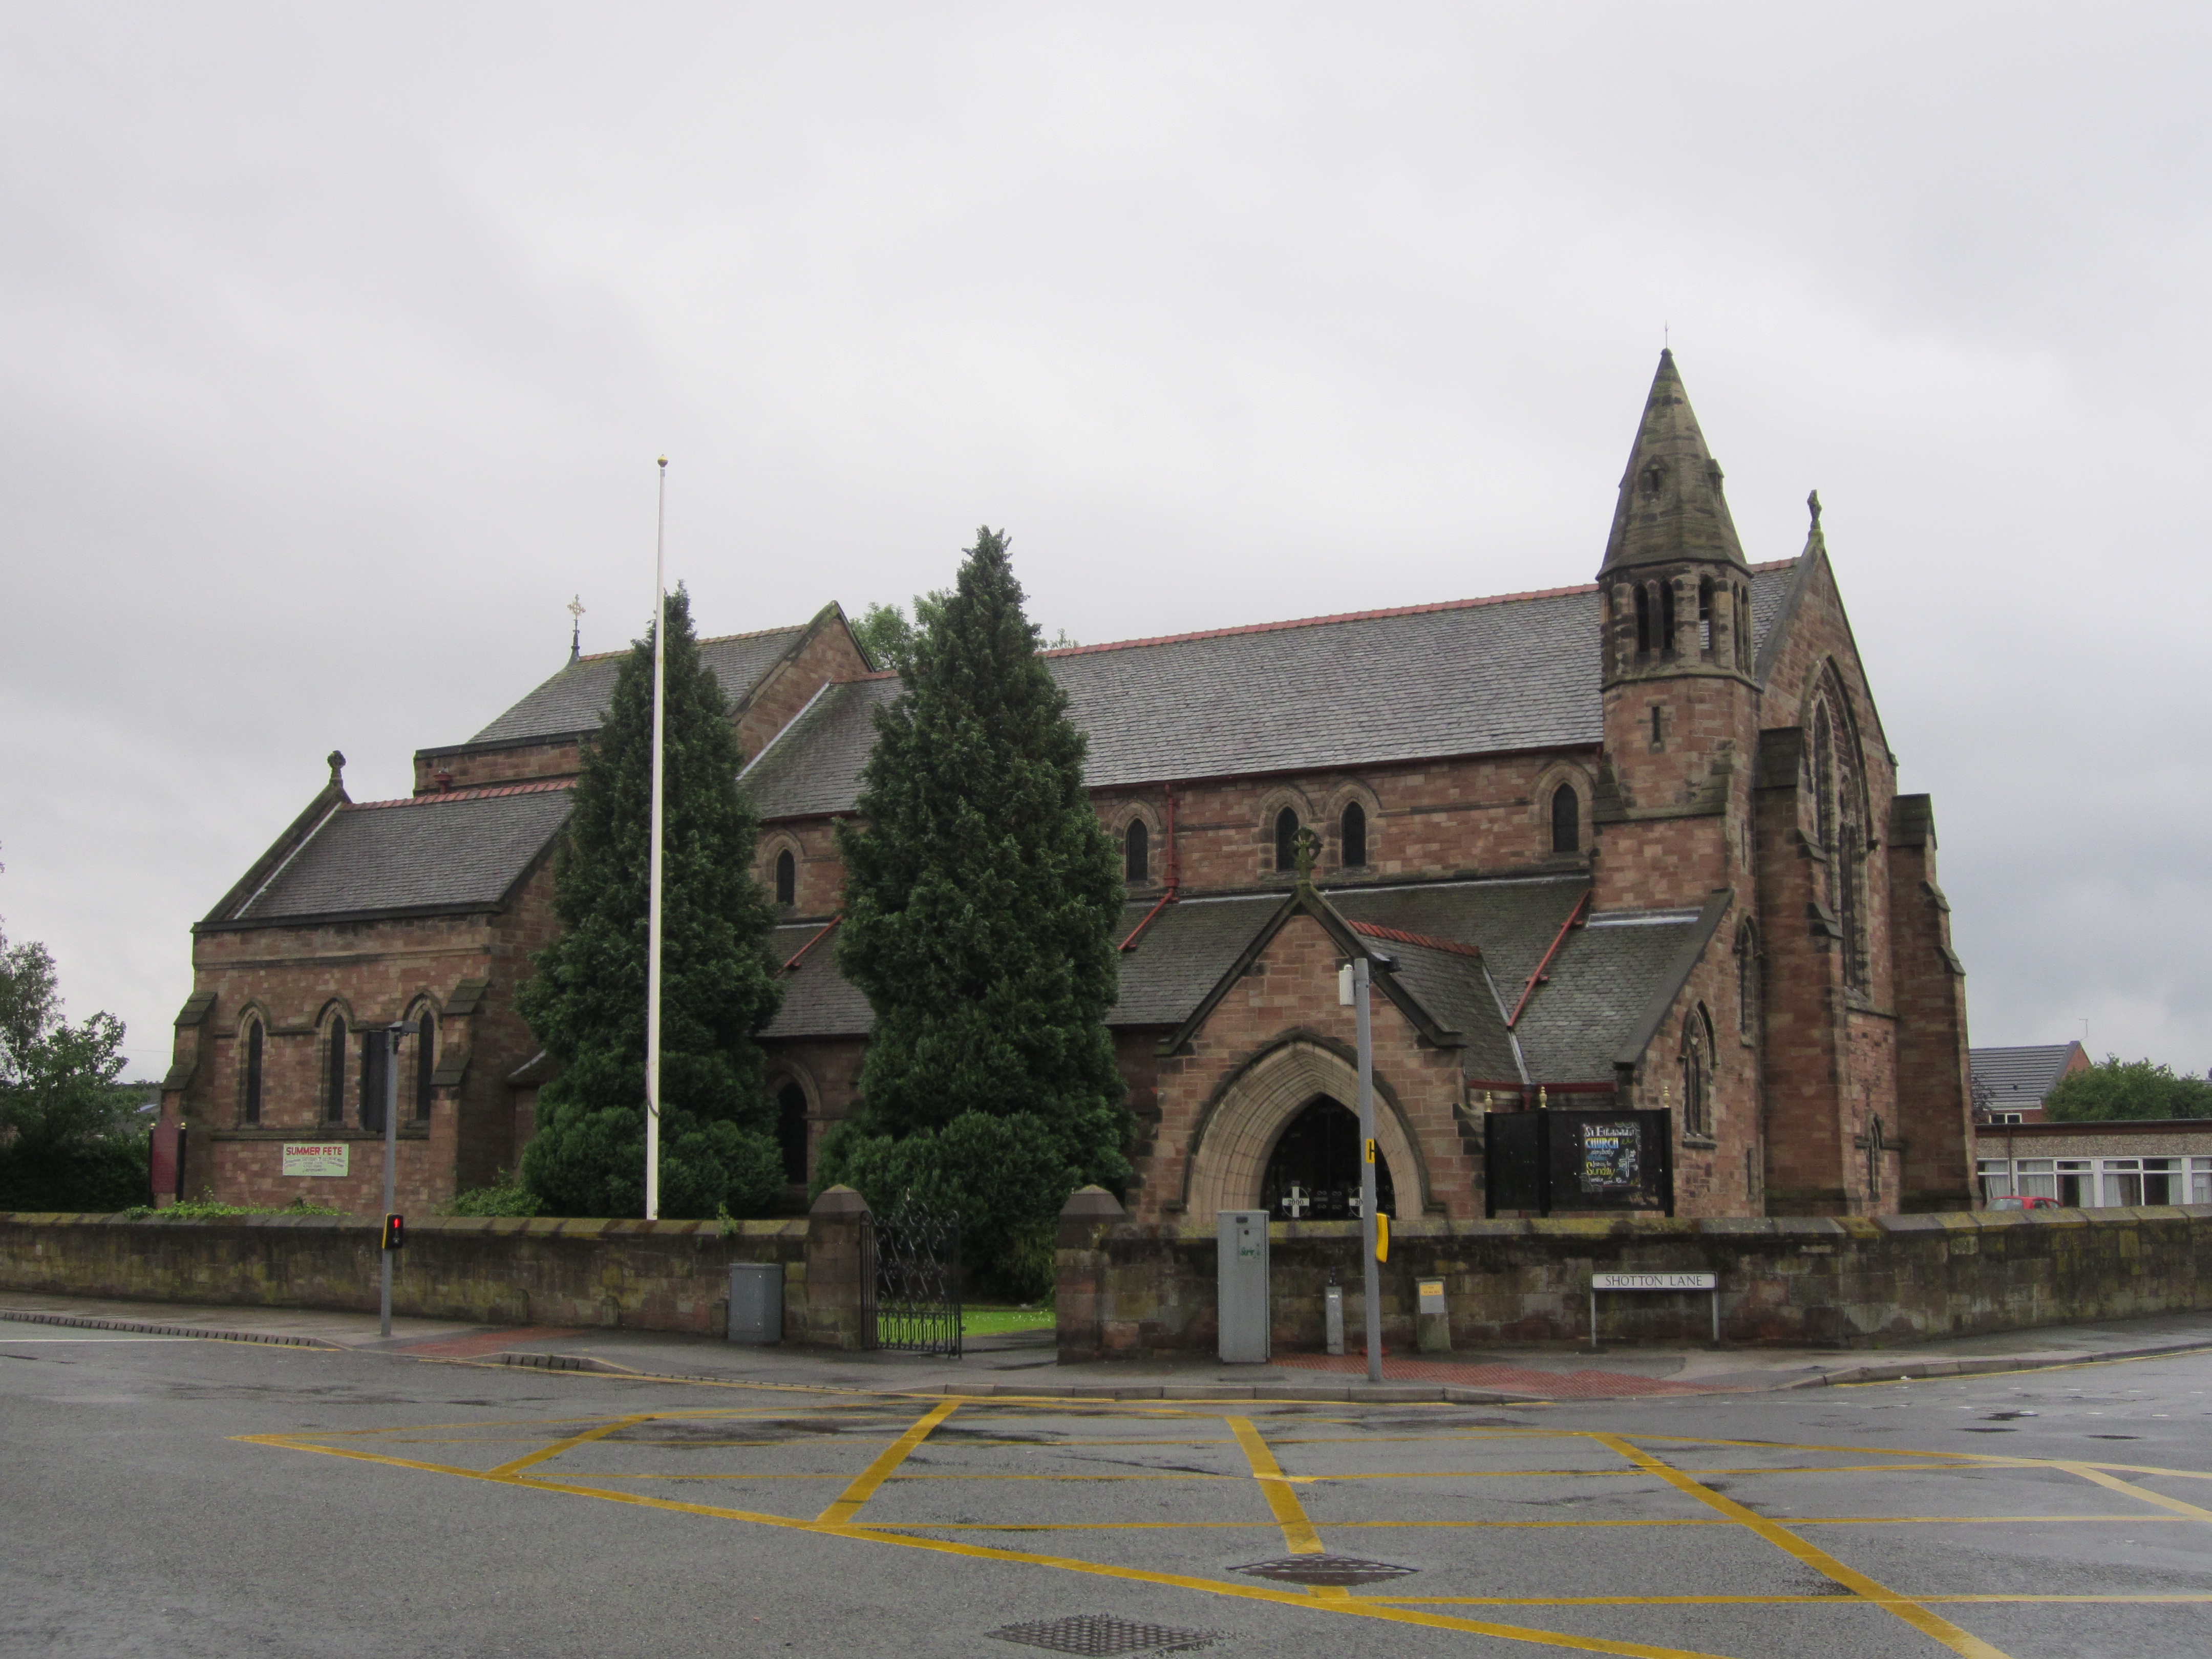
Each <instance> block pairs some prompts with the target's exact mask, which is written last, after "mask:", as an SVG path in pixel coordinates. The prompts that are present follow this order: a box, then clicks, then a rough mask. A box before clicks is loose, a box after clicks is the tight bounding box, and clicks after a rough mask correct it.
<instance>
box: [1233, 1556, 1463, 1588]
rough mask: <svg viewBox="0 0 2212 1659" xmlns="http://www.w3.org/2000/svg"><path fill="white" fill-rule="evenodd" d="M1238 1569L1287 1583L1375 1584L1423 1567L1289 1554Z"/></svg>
mask: <svg viewBox="0 0 2212 1659" xmlns="http://www.w3.org/2000/svg"><path fill="white" fill-rule="evenodd" d="M1237 1571H1239V1572H1249V1573H1250V1574H1251V1575H1252V1576H1253V1577H1255V1578H1279V1579H1281V1580H1282V1581H1283V1582H1284V1583H1286V1584H1375V1583H1381V1582H1382V1581H1383V1579H1385V1578H1403V1577H1405V1576H1406V1575H1407V1573H1409V1572H1419V1571H1420V1569H1419V1567H1401V1566H1396V1565H1393V1564H1392V1563H1390V1562H1389V1561H1363V1560H1361V1559H1359V1558H1358V1556H1356V1555H1285V1556H1283V1557H1281V1558H1279V1559H1276V1560H1273V1561H1255V1562H1254V1563H1253V1564H1252V1565H1250V1566H1249V1567H1239V1568H1237Z"/></svg>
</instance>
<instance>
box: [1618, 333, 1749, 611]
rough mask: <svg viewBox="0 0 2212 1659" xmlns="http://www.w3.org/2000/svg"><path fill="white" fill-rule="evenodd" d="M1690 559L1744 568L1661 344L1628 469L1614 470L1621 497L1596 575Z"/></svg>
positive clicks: (1715, 467) (1723, 500)
mask: <svg viewBox="0 0 2212 1659" xmlns="http://www.w3.org/2000/svg"><path fill="white" fill-rule="evenodd" d="M1690 560H1695V561H1699V562H1727V563H1729V564H1732V565H1734V566H1735V567H1736V568H1738V569H1739V570H1744V569H1748V568H1749V567H1748V566H1747V565H1746V564H1745V562H1744V557H1743V546H1742V544H1741V543H1740V542H1738V541H1737V540H1736V534H1735V520H1732V519H1730V518H1729V510H1728V498H1727V497H1726V496H1725V495H1723V494H1722V492H1721V465H1720V463H1719V462H1718V461H1717V460H1715V459H1713V457H1712V452H1711V450H1709V449H1707V448H1706V447H1705V434H1704V433H1702V432H1700V431H1699V430H1698V417H1697V416H1695V415H1694V414H1692V412H1691V410H1690V398H1689V394H1688V393H1687V392H1684V391H1683V390H1682V376H1681V374H1680V372H1679V371H1678V370H1677V369H1676V368H1675V367H1674V353H1673V352H1672V351H1662V352H1661V353H1660V354H1659V372H1658V373H1657V374H1655V375H1653V376H1652V377H1651V395H1650V397H1648V398H1645V399H1644V418H1643V420H1642V422H1640V423H1639V424H1638V427H1637V428H1636V444H1635V447H1633V448H1632V449H1631V450H1630V451H1629V454H1628V470H1627V471H1626V472H1624V473H1622V474H1621V477H1620V503H1619V505H1618V506H1616V507H1614V508H1613V533H1612V534H1611V535H1610V536H1609V537H1608V538H1607V540H1606V544H1605V562H1604V563H1603V564H1602V565H1601V566H1600V567H1599V568H1598V574H1599V575H1600V577H1601V578H1602V577H1604V576H1605V575H1607V574H1609V573H1612V572H1613V571H1617V570H1620V569H1623V568H1626V567H1628V566H1632V565H1650V564H1674V563H1679V562H1684V561H1690Z"/></svg>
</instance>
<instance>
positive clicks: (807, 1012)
mask: <svg viewBox="0 0 2212 1659" xmlns="http://www.w3.org/2000/svg"><path fill="white" fill-rule="evenodd" d="M821 931H822V924H821V923H820V922H818V921H810V922H805V923H802V924H800V925H799V926H798V927H779V928H777V929H775V932H774V933H771V934H770V935H769V951H770V952H771V953H772V954H773V955H774V956H775V959H776V960H777V961H778V962H788V961H790V960H791V959H792V957H795V956H797V955H798V954H799V951H800V949H801V948H802V947H803V946H805V945H806V944H807V943H808V942H809V941H810V940H811V939H813V938H814V937H815V936H816V935H817V934H818V933H821ZM836 945H837V936H836V934H835V933H832V934H830V935H829V938H828V939H823V941H822V942H821V943H820V944H819V945H815V947H814V948H813V949H812V950H811V951H807V952H806V957H805V960H804V961H802V962H801V963H799V966H798V967H797V968H795V969H792V970H791V971H790V972H789V973H787V974H786V975H783V1006H781V1007H780V1008H778V1009H777V1010H776V1011H775V1018H774V1019H772V1020H770V1021H769V1023H768V1026H767V1028H766V1029H765V1030H763V1032H762V1033H761V1035H762V1036H769V1037H823V1036H866V1035H867V1034H868V1033H869V1032H870V1031H872V1030H874V1029H875V1024H876V1014H875V1010H873V1009H872V1008H871V1007H869V1006H868V1000H867V998H866V997H864V996H862V995H861V994H860V991H859V990H858V989H857V988H855V987H854V985H853V984H852V983H851V982H850V981H848V980H847V979H846V977H845V976H844V975H842V974H841V973H839V972H838V971H837V949H836Z"/></svg>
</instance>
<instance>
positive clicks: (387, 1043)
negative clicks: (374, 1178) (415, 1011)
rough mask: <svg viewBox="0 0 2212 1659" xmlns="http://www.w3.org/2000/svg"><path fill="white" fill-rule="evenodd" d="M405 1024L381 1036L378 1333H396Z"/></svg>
mask: <svg viewBox="0 0 2212 1659" xmlns="http://www.w3.org/2000/svg"><path fill="white" fill-rule="evenodd" d="M406 1030H407V1027H406V1025H405V1024H404V1023H400V1024H392V1025H388V1026H386V1028H385V1029H384V1030H382V1031H380V1032H379V1033H378V1039H379V1041H380V1042H382V1043H383V1044H384V1225H383V1226H382V1227H381V1228H380V1229H379V1238H380V1243H379V1245H378V1248H377V1252H376V1256H377V1267H378V1269H379V1273H380V1277H381V1279H382V1280H383V1289H382V1292H381V1295H380V1299H379V1301H378V1303H377V1334H378V1335H380V1336H390V1335H391V1334H392V1195H393V1191H394V1188H395V1185H396V1181H397V1176H398V1170H396V1169H395V1168H394V1167H393V1166H394V1165H395V1164H397V1163H398V1152H399V1039H400V1036H402V1035H403V1034H404V1032H405V1031H406Z"/></svg>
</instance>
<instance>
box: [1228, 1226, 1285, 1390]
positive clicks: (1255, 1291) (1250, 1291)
mask: <svg viewBox="0 0 2212 1659" xmlns="http://www.w3.org/2000/svg"><path fill="white" fill-rule="evenodd" d="M1218 1215H1219V1222H1220V1228H1221V1231H1220V1243H1219V1249H1220V1252H1221V1255H1220V1267H1219V1273H1220V1279H1219V1288H1218V1295H1217V1306H1218V1310H1219V1313H1218V1323H1219V1326H1220V1337H1221V1363H1222V1364H1225V1365H1264V1364H1267V1361H1268V1360H1269V1359H1271V1358H1273V1357H1274V1348H1273V1343H1272V1342H1271V1340H1270V1334H1271V1329H1270V1328H1271V1324H1272V1322H1271V1321H1270V1319H1269V1317H1268V1292H1267V1212H1266V1211H1265V1210H1223V1211H1220V1212H1218Z"/></svg>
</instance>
